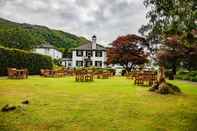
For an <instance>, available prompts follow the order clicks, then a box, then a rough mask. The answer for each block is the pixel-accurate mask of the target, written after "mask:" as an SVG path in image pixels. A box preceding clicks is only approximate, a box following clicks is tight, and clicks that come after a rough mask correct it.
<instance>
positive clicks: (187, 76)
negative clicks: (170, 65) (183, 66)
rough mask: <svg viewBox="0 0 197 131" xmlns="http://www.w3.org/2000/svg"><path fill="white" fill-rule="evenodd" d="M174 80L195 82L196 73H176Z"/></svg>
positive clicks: (196, 78) (196, 79)
mask: <svg viewBox="0 0 197 131" xmlns="http://www.w3.org/2000/svg"><path fill="white" fill-rule="evenodd" d="M176 78H177V79H180V80H189V81H194V82H197V71H178V72H177V75H176Z"/></svg>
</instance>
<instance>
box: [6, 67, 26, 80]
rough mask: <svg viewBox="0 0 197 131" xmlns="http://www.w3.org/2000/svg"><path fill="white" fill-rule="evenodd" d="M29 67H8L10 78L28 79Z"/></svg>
mask: <svg viewBox="0 0 197 131" xmlns="http://www.w3.org/2000/svg"><path fill="white" fill-rule="evenodd" d="M28 74H29V73H28V70H27V69H16V68H8V79H27V78H28Z"/></svg>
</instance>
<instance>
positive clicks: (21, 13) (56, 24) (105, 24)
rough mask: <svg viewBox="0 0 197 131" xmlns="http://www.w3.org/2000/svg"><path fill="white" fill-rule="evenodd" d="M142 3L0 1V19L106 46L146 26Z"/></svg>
mask: <svg viewBox="0 0 197 131" xmlns="http://www.w3.org/2000/svg"><path fill="white" fill-rule="evenodd" d="M145 14H146V9H145V7H144V6H143V0H0V17H2V18H5V19H9V20H12V21H15V22H20V23H30V24H37V25H45V26H48V27H50V28H54V29H60V30H63V31H66V32H70V33H73V34H76V35H79V36H85V37H86V38H88V39H90V38H91V36H92V35H93V34H95V35H97V37H98V43H101V44H107V43H110V42H112V41H113V40H115V39H116V38H117V37H118V36H120V35H126V34H133V33H135V34H137V33H138V29H139V28H140V26H141V25H142V24H145V23H146V18H145Z"/></svg>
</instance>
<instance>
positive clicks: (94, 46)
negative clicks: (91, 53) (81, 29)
mask: <svg viewBox="0 0 197 131" xmlns="http://www.w3.org/2000/svg"><path fill="white" fill-rule="evenodd" d="M92 49H93V50H95V49H96V36H95V35H93V36H92Z"/></svg>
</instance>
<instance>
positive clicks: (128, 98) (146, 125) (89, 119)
mask: <svg viewBox="0 0 197 131" xmlns="http://www.w3.org/2000/svg"><path fill="white" fill-rule="evenodd" d="M172 83H174V84H176V85H178V86H179V87H180V88H181V90H182V92H183V94H181V95H167V96H164V95H159V94H156V93H152V92H149V91H147V90H148V88H145V87H137V86H134V85H133V82H132V81H130V80H127V79H126V78H123V77H119V78H118V77H115V78H112V79H109V80H95V81H94V82H90V83H76V82H75V81H74V78H72V77H69V78H68V77H67V78H54V79H53V78H40V77H38V76H37V77H30V78H29V79H27V80H8V79H7V78H0V108H2V107H3V106H4V105H5V104H14V105H21V101H23V100H27V99H28V100H29V101H30V104H29V105H26V106H22V107H21V108H17V109H16V110H15V111H13V112H0V131H15V130H16V131H17V130H18V131H45V130H46V131H48V130H50V131H56V130H57V131H196V130H197V84H195V83H189V82H182V81H173V82H172Z"/></svg>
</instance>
